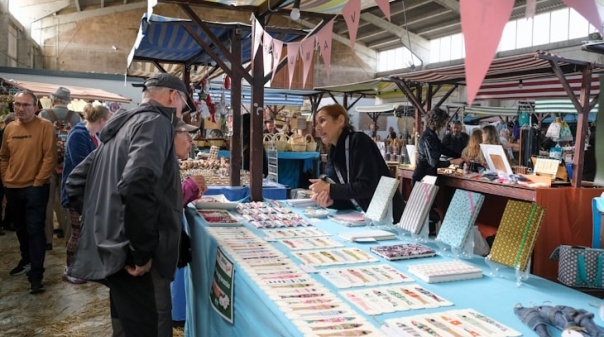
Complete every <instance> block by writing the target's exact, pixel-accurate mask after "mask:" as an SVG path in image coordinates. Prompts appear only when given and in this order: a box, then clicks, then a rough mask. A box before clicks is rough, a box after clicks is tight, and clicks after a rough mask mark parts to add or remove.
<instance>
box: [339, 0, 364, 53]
mask: <svg viewBox="0 0 604 337" xmlns="http://www.w3.org/2000/svg"><path fill="white" fill-rule="evenodd" d="M342 16H343V17H344V20H345V21H346V27H348V37H349V38H350V48H352V49H354V43H355V42H356V40H357V32H358V30H359V21H360V20H361V0H350V1H348V2H347V3H346V5H344V8H342Z"/></svg>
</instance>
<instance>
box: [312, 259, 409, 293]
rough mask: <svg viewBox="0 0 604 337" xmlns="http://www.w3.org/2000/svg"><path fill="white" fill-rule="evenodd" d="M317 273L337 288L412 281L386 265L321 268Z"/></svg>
mask: <svg viewBox="0 0 604 337" xmlns="http://www.w3.org/2000/svg"><path fill="white" fill-rule="evenodd" d="M319 275H321V276H322V277H323V278H325V279H326V280H328V281H329V282H331V283H332V284H333V285H334V286H335V287H337V288H350V287H360V286H377V285H384V284H394V283H401V282H412V281H413V279H412V278H410V277H408V276H407V275H405V274H403V273H401V272H399V271H398V270H395V269H394V268H392V267H390V266H388V265H385V264H384V265H369V266H364V267H355V268H354V269H353V268H349V267H346V268H329V269H324V270H321V271H320V273H319Z"/></svg>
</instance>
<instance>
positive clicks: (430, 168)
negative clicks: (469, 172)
mask: <svg viewBox="0 0 604 337" xmlns="http://www.w3.org/2000/svg"><path fill="white" fill-rule="evenodd" d="M448 117H449V116H448V115H447V113H446V112H445V111H444V110H442V109H439V108H435V109H433V110H432V111H430V113H429V114H428V123H427V125H426V130H425V131H424V133H423V134H422V136H421V137H420V138H419V141H418V144H417V165H416V167H415V171H413V176H412V177H411V184H412V185H413V184H415V182H417V181H421V180H422V179H423V178H424V177H425V176H427V175H432V176H436V174H437V172H436V171H437V169H438V168H439V167H448V166H449V165H451V164H455V165H459V164H460V163H461V159H460V158H459V157H460V155H461V154H460V153H459V152H456V151H454V150H451V149H449V148H447V147H446V146H444V145H443V144H442V143H441V141H440V139H439V138H438V132H439V131H440V130H441V129H442V128H443V127H445V125H447V118H448ZM442 155H445V156H447V157H453V158H456V159H453V160H450V161H449V160H440V156H442Z"/></svg>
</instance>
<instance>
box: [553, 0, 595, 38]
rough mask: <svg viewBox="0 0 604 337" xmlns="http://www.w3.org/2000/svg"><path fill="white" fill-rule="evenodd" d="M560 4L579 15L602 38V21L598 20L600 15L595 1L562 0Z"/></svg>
mask: <svg viewBox="0 0 604 337" xmlns="http://www.w3.org/2000/svg"><path fill="white" fill-rule="evenodd" d="M562 2H564V3H565V4H566V5H567V6H568V7H570V8H572V9H574V10H576V11H577V13H579V14H581V16H583V17H584V18H585V19H587V21H588V22H589V24H591V25H592V26H594V27H596V29H597V30H598V32H600V35H601V36H604V32H603V31H602V20H601V19H600V13H599V12H598V7H597V6H596V1H595V0H562Z"/></svg>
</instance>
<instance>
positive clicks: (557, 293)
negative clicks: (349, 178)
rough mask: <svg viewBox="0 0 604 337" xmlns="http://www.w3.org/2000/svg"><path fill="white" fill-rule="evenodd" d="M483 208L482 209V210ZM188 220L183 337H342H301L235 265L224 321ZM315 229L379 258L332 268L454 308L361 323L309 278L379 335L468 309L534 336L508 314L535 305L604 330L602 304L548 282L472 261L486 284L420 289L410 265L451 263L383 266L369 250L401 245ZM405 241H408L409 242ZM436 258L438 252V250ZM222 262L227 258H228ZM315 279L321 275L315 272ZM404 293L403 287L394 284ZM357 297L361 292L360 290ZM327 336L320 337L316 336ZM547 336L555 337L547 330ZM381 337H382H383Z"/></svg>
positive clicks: (203, 242)
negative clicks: (590, 316) (583, 316)
mask: <svg viewBox="0 0 604 337" xmlns="http://www.w3.org/2000/svg"><path fill="white" fill-rule="evenodd" d="M483 207H484V206H483ZM291 209H292V210H293V211H294V212H298V213H300V214H302V211H303V209H302V208H291ZM185 216H186V220H187V222H188V230H189V233H190V235H191V242H192V255H193V261H192V262H191V264H190V267H189V269H188V270H187V272H186V278H185V280H186V281H185V282H186V286H185V289H186V292H187V322H186V328H185V335H186V336H190V337H193V336H231V337H255V336H258V337H289V336H295V337H299V336H308V335H313V336H317V335H320V336H340V335H339V334H328V333H334V332H335V331H327V332H325V331H323V330H320V331H314V332H313V333H312V334H309V333H308V331H307V332H306V333H303V332H301V331H300V329H298V327H297V326H296V325H295V324H294V323H293V321H292V319H290V318H288V317H287V316H286V314H284V313H283V312H282V311H281V309H280V307H279V306H278V305H277V304H276V303H275V302H274V301H273V300H272V299H270V298H269V294H267V293H266V292H265V291H264V290H263V289H262V288H261V287H260V286H259V285H258V284H257V282H256V281H255V277H252V276H250V275H249V274H248V272H246V270H244V268H241V267H240V264H239V263H238V262H237V261H235V260H233V259H232V257H231V259H232V260H233V262H234V269H235V271H234V282H233V285H234V286H233V287H234V289H233V293H234V298H233V302H234V304H233V311H234V313H233V317H234V321H233V324H230V323H228V322H227V321H226V320H224V319H223V318H222V317H221V316H220V315H219V314H218V312H217V311H216V310H214V308H213V307H212V306H211V304H210V292H211V291H212V288H211V287H212V280H213V275H214V267H215V264H216V256H217V248H218V243H217V238H216V237H215V236H214V235H213V234H211V233H210V232H211V231H213V230H214V229H215V227H213V226H209V225H208V224H207V223H206V222H205V221H204V220H203V219H202V218H201V217H200V216H199V214H198V213H197V211H196V210H195V209H194V208H188V209H186V211H185ZM308 221H309V222H310V223H311V224H312V225H313V226H311V227H306V228H317V229H320V230H323V231H326V232H328V233H330V234H332V236H330V238H332V239H334V240H337V241H338V242H341V243H342V244H343V245H344V246H345V247H348V248H357V249H360V250H362V251H364V252H366V253H367V254H369V255H371V256H373V257H376V258H378V261H377V262H371V263H363V264H347V265H339V266H330V267H327V268H333V267H352V268H355V267H365V266H368V265H384V264H385V265H388V266H391V267H393V268H395V269H396V270H398V271H400V272H402V273H404V274H405V275H408V276H409V277H410V278H411V279H412V282H411V283H405V284H412V285H416V286H419V287H422V288H424V289H426V290H428V291H430V292H432V293H433V294H435V295H437V296H440V297H441V298H444V299H446V300H448V301H450V302H452V303H453V305H452V306H441V307H438V308H424V309H420V310H407V311H397V312H393V313H385V314H379V315H372V316H368V315H365V314H364V313H363V312H362V311H361V310H360V309H359V308H357V307H355V306H354V305H353V304H352V303H350V302H347V300H346V299H345V298H344V297H343V295H342V292H343V291H345V290H350V289H354V290H356V289H359V288H358V287H357V288H349V289H338V288H336V287H335V286H334V285H333V284H331V283H330V282H328V281H327V280H326V279H324V278H323V277H322V276H321V275H319V274H318V273H312V272H311V273H310V274H309V275H310V276H309V277H311V278H312V279H313V280H314V281H317V282H319V283H321V284H322V285H324V286H325V287H326V288H327V289H328V291H329V292H331V293H332V294H334V295H335V296H336V297H337V298H338V299H340V300H341V301H343V302H344V303H346V304H348V305H349V306H350V307H351V308H353V309H354V310H355V311H357V313H358V315H360V316H361V317H362V318H363V319H364V320H365V321H367V322H371V323H372V324H374V325H375V326H376V327H379V326H380V325H381V324H382V323H383V322H384V321H385V320H388V319H394V318H400V317H408V316H414V315H420V314H430V313H437V312H444V311H449V310H456V309H470V308H471V309H474V310H477V311H478V312H480V313H482V314H484V315H486V316H488V317H490V318H492V319H495V320H497V321H498V322H500V323H502V324H504V325H506V326H508V327H510V328H512V329H515V330H517V331H519V332H521V333H522V334H523V335H524V336H533V335H535V333H534V332H532V331H531V330H530V328H529V327H528V326H525V325H524V324H523V323H522V322H521V321H520V320H519V319H518V318H517V317H516V315H515V314H514V312H513V309H514V307H515V306H516V305H523V306H525V307H530V306H534V305H542V304H548V305H566V306H572V307H575V308H578V309H585V310H588V311H590V312H593V313H596V319H595V322H596V323H597V324H598V325H602V321H601V320H600V319H599V318H597V311H598V308H596V307H592V306H590V303H593V302H596V303H600V300H599V299H597V298H595V297H593V296H589V295H586V294H584V293H581V292H578V291H576V290H573V289H571V288H568V287H565V286H562V285H560V284H557V283H554V282H551V281H548V280H546V279H543V278H541V277H538V276H530V277H529V278H528V279H527V280H525V281H524V283H523V284H522V285H521V286H517V284H516V278H515V274H514V270H512V269H511V268H505V267H504V268H503V269H502V270H501V271H500V275H499V276H498V277H491V276H488V273H489V271H490V269H489V268H488V267H487V265H486V264H485V262H484V258H482V257H474V258H471V259H462V261H463V262H465V263H467V264H470V265H473V266H476V267H479V268H481V269H482V270H483V271H484V277H483V278H480V279H473V280H464V281H455V282H446V283H432V284H428V283H425V282H423V281H421V280H419V279H418V278H416V277H415V276H413V275H412V274H411V273H409V272H408V270H407V269H408V267H409V266H411V265H416V264H421V263H431V262H442V261H450V260H452V259H451V257H446V256H440V255H437V256H436V257H429V258H420V259H410V260H399V261H387V260H384V259H381V258H379V257H377V256H376V255H374V254H372V253H370V247H375V246H376V245H385V244H395V243H401V241H399V240H398V239H397V240H388V241H381V242H380V243H353V242H348V241H344V240H342V239H340V238H339V234H342V233H345V232H349V231H356V230H359V227H353V228H349V227H345V226H342V225H340V224H337V223H335V222H333V221H331V220H328V219H325V220H315V219H312V220H311V219H308ZM243 223H244V225H245V228H247V229H248V230H250V231H252V232H253V233H254V234H256V235H257V236H258V237H260V238H264V237H266V230H263V229H257V228H256V227H253V226H251V225H250V224H249V223H247V222H245V221H243ZM407 240H410V239H407ZM268 244H269V245H270V246H271V247H274V248H275V249H277V250H278V251H280V252H282V253H283V254H285V255H286V256H287V257H289V259H291V260H292V261H293V262H295V263H296V264H300V260H298V258H297V257H295V254H294V253H293V252H292V251H291V250H289V248H288V247H287V246H286V245H285V244H283V243H281V242H278V241H270V242H268ZM426 245H428V246H430V247H432V248H434V249H435V250H437V246H436V245H435V244H434V242H432V241H429V242H427V243H426ZM437 251H438V250H437ZM227 255H228V254H227ZM316 269H317V270H319V271H321V270H324V269H325V268H322V267H317V268H316ZM400 285H403V284H400ZM360 289H363V288H362V287H361V288H360ZM323 332H325V333H326V334H323V335H321V333H323ZM550 333H551V335H552V336H554V337H555V336H560V332H559V331H555V330H552V329H550ZM342 336H344V335H342ZM384 336H387V335H386V334H384Z"/></svg>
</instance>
